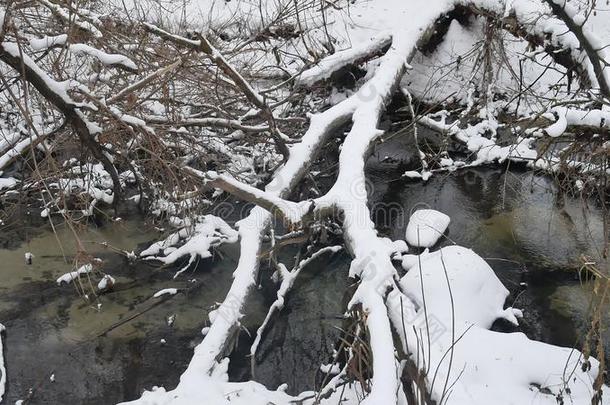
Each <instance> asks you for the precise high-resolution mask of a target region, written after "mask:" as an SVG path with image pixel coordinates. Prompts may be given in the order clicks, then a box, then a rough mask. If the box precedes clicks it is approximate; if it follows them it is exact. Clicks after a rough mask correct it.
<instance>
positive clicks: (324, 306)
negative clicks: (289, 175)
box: [0, 140, 610, 404]
mask: <svg viewBox="0 0 610 405" xmlns="http://www.w3.org/2000/svg"><path fill="white" fill-rule="evenodd" d="M406 145H407V144H406V143H404V144H403V143H402V141H400V140H396V141H394V142H389V143H387V144H385V145H382V146H381V147H379V148H378V149H377V150H376V151H375V153H374V154H373V156H372V157H371V159H370V160H369V163H368V168H367V170H368V176H369V179H370V189H369V195H370V199H371V206H372V211H373V214H374V220H375V222H376V223H377V226H378V229H380V231H381V232H382V233H383V234H385V235H387V236H388V237H390V238H392V239H404V232H405V229H406V224H407V220H408V217H409V214H410V213H411V212H412V211H413V210H414V209H417V208H423V207H429V208H434V209H437V210H439V211H442V212H444V213H446V214H448V215H449V216H450V217H451V224H450V227H449V233H448V235H447V238H445V239H444V240H443V242H442V245H448V244H452V243H457V244H459V245H462V246H466V247H470V248H472V249H473V250H474V251H475V252H477V253H478V254H479V255H481V256H482V257H484V258H485V259H487V260H488V262H489V263H490V265H491V266H492V268H493V269H494V270H495V271H496V274H497V275H498V277H499V278H500V279H501V280H502V281H503V283H504V284H505V285H506V286H507V288H508V289H509V290H510V292H511V296H510V297H509V299H508V304H509V305H512V306H514V307H517V308H523V309H524V313H525V318H524V319H523V321H522V325H521V326H520V328H516V329H511V328H508V327H507V326H506V325H497V328H498V329H501V330H506V331H512V330H521V331H524V332H526V333H527V334H528V336H530V337H531V338H533V339H538V340H542V341H545V342H549V343H553V344H558V345H562V346H576V347H579V345H580V342H579V337H581V336H582V335H583V333H584V331H585V330H586V328H587V322H588V321H587V320H588V304H589V297H590V288H591V286H590V283H588V282H586V281H584V282H582V281H581V280H579V272H578V269H579V268H580V266H581V265H582V257H584V256H586V257H590V258H598V257H599V251H598V249H599V248H600V246H601V243H602V217H601V213H600V212H599V211H598V210H596V209H595V208H594V207H593V206H592V205H591V204H589V206H588V208H585V204H584V202H583V201H581V200H580V199H576V198H572V197H569V196H558V195H557V193H556V190H555V188H554V186H553V183H552V181H551V180H550V179H548V178H547V177H545V176H542V175H537V174H534V173H532V172H527V171H519V170H516V171H515V170H506V168H478V169H468V170H462V171H458V172H455V173H445V174H439V175H436V176H434V177H432V178H431V179H430V180H429V181H428V182H427V183H425V184H424V183H421V182H410V181H407V180H405V179H403V178H401V176H400V174H401V173H402V171H404V170H403V165H402V163H401V159H403V156H405V150H406V149H407V146H406ZM5 235H13V236H12V237H13V238H14V237H15V235H16V234H9V233H5ZM20 235H21V236H20V237H22V238H23V239H22V240H20V241H15V240H13V241H10V242H11V243H8V241H4V246H7V247H6V248H5V249H2V250H0V280H1V283H0V322H2V323H3V324H4V325H5V326H6V327H7V332H6V336H5V338H6V339H5V351H6V352H5V356H6V361H7V367H8V387H7V388H8V391H7V394H6V399H5V400H6V403H14V402H15V401H16V400H19V399H27V400H28V401H27V403H29V404H55V403H75V404H76V403H83V404H84V403H86V404H109V403H116V402H119V401H124V400H129V399H134V398H137V397H139V395H140V393H141V391H142V390H143V389H150V388H151V387H152V386H153V385H163V386H165V387H168V388H173V386H175V384H176V383H177V382H178V378H179V376H180V374H181V372H182V371H183V370H184V369H185V367H186V365H187V364H188V361H189V359H190V356H191V354H192V348H193V347H194V345H196V344H197V343H198V342H200V340H201V329H202V328H203V327H205V326H206V324H207V313H208V312H209V311H210V309H211V308H212V307H213V305H214V304H215V303H216V302H217V301H220V300H222V299H223V298H224V295H225V293H226V291H227V289H228V287H229V285H230V282H231V280H232V277H231V276H232V274H231V273H232V271H233V270H234V268H235V265H236V259H237V258H238V254H239V252H238V246H237V245H228V246H224V247H223V248H222V249H221V250H220V253H219V254H217V255H215V257H214V259H208V260H205V261H201V262H200V263H199V264H198V266H197V269H196V270H194V271H192V272H189V273H186V274H184V275H183V276H182V277H181V278H179V279H177V280H173V279H172V276H173V274H174V272H173V271H172V269H164V268H160V267H159V266H158V265H154V264H153V263H149V262H140V261H136V262H130V261H129V260H128V258H127V257H125V256H124V255H122V254H119V253H117V252H115V251H114V250H113V249H111V248H109V247H105V246H104V245H102V244H101V242H106V243H107V244H108V245H109V246H114V247H117V248H120V249H122V250H125V251H131V250H136V251H137V250H138V248H141V247H142V246H143V245H144V244H146V243H148V242H151V241H153V240H156V239H159V238H160V237H161V234H160V233H159V232H158V231H157V230H156V229H155V228H154V227H153V226H152V225H146V222H145V219H143V218H137V217H134V218H131V219H129V220H125V221H119V222H116V223H112V224H105V225H103V226H101V227H95V226H91V227H89V228H88V230H87V231H86V232H84V233H82V234H81V235H80V238H81V239H82V240H83V241H84V243H85V245H86V247H87V250H88V251H89V252H90V253H91V254H93V255H94V256H96V257H100V258H101V259H103V265H102V270H103V271H104V272H106V273H108V274H111V275H112V276H113V277H115V278H116V280H117V283H116V285H115V288H114V290H113V291H111V292H109V293H106V294H103V295H101V296H99V297H98V298H97V299H96V300H92V301H86V300H84V299H83V297H81V296H80V295H79V294H78V293H77V291H76V289H75V288H74V287H73V286H66V285H62V286H58V285H57V284H56V282H55V280H56V279H57V277H59V276H60V275H61V274H63V273H65V272H67V271H70V270H71V269H72V260H73V256H74V255H75V253H76V248H75V245H74V242H73V236H72V234H71V233H70V231H69V230H68V229H67V228H65V227H63V226H60V227H59V228H58V229H57V234H56V235H55V234H53V232H52V231H51V230H50V229H48V228H46V225H45V226H42V225H41V227H40V229H38V230H37V231H36V232H32V234H28V233H27V232H26V233H23V232H22V233H20ZM6 237H11V236H6ZM58 241H61V242H62V243H61V246H62V247H61V248H60V246H59V244H58ZM62 250H63V253H62ZM26 252H31V253H33V254H34V260H33V264H31V265H27V264H26V263H25V260H24V254H25V253H26ZM349 261H350V259H349V257H348V256H347V254H345V253H340V254H337V255H335V256H334V257H332V258H331V259H328V258H324V259H322V260H320V261H317V262H314V263H313V264H312V265H311V266H310V267H309V268H307V269H306V271H304V272H303V273H302V276H301V277H300V278H299V279H298V280H297V282H296V284H295V287H294V289H293V291H292V292H291V293H290V295H289V297H288V299H287V302H286V307H285V308H284V310H283V311H282V312H281V313H280V314H279V315H277V316H276V318H275V320H274V321H273V322H272V324H271V325H270V326H271V327H270V329H269V330H268V333H267V334H266V335H265V339H264V341H263V343H262V344H261V346H260V348H259V353H258V355H257V358H256V361H255V375H254V378H256V379H257V380H258V381H261V382H263V383H265V384H266V385H267V386H269V387H270V388H276V387H277V386H278V385H280V384H281V383H284V382H287V383H288V386H289V389H288V391H289V392H291V393H296V392H300V391H302V390H306V389H311V388H312V387H313V386H314V385H315V384H316V383H318V382H319V381H320V374H319V371H318V369H319V366H320V364H322V363H326V362H327V361H328V360H329V358H330V355H331V353H332V349H333V346H334V345H335V343H336V342H337V339H338V338H339V336H340V335H341V332H340V330H339V328H340V327H341V326H342V314H343V312H344V310H345V304H346V301H347V299H348V297H347V296H346V291H348V289H349V285H350V284H351V283H352V280H348V279H347V270H348V267H349ZM601 266H606V268H607V262H606V263H605V264H602V265H601ZM263 274H266V273H263ZM168 287H177V288H180V289H187V290H188V292H187V293H183V294H178V295H176V296H174V297H172V298H170V299H168V300H167V301H164V302H163V303H162V304H161V305H156V306H154V304H155V300H156V299H154V298H152V295H153V294H154V293H155V292H156V291H158V290H161V289H163V288H168ZM274 298H275V292H274V289H273V285H272V283H270V282H269V281H267V280H266V279H265V280H261V287H260V289H259V290H258V291H255V292H254V294H252V298H251V300H250V302H249V304H248V308H247V312H248V317H247V318H246V321H245V323H244V324H243V328H242V332H240V338H239V341H238V342H237V346H236V347H237V350H236V352H235V354H234V355H233V356H232V364H231V367H230V374H231V378H233V379H236V380H245V379H249V378H251V377H252V376H251V374H250V359H249V358H247V357H246V356H245V355H246V354H247V352H248V348H249V343H250V342H251V340H252V337H251V336H248V333H246V330H247V331H248V332H249V333H250V334H251V335H253V334H255V332H256V328H257V326H258V325H259V324H260V322H261V321H262V319H263V317H264V315H265V313H266V309H267V307H268V306H269V305H270V304H271V302H273V300H274ZM98 304H101V305H98ZM151 305H153V306H152V307H151ZM149 307H150V308H151V309H149ZM606 314H608V311H606ZM134 315H137V316H135V317H134V318H133V319H132V320H131V321H128V322H126V323H124V324H122V325H119V326H117V327H115V328H114V329H112V330H110V329H111V328H112V327H113V325H114V326H116V324H117V322H120V321H121V320H126V319H127V318H130V317H131V316H134ZM174 316H175V318H174V321H173V323H172V322H168V319H169V320H171V318H172V317H174ZM609 320H610V316H608V317H607V319H606V324H608V321H609ZM605 344H606V350H607V351H606V353H609V352H610V340H609V339H608V335H606V340H605ZM607 360H610V359H607ZM609 363H610V361H609ZM51 376H53V378H51Z"/></svg>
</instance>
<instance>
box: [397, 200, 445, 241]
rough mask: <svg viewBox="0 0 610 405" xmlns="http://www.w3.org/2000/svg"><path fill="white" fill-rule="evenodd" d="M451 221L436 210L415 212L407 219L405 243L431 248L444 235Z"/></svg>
mask: <svg viewBox="0 0 610 405" xmlns="http://www.w3.org/2000/svg"><path fill="white" fill-rule="evenodd" d="M450 221H451V219H450V218H449V217H448V216H447V215H445V214H443V213H442V212H439V211H436V210H429V209H426V210H417V211H415V212H414V213H413V215H411V218H409V224H408V225H407V234H406V238H407V243H408V244H409V245H411V246H418V247H432V246H434V244H436V242H437V241H438V240H439V239H440V237H441V236H442V235H443V233H445V231H446V230H447V227H448V226H449V222H450Z"/></svg>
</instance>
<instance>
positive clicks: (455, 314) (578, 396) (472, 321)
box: [388, 246, 607, 405]
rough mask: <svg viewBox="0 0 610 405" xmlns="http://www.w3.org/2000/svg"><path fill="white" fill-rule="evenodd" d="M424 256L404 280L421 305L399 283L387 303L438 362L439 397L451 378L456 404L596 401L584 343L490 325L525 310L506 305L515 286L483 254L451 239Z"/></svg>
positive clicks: (414, 344)
mask: <svg viewBox="0 0 610 405" xmlns="http://www.w3.org/2000/svg"><path fill="white" fill-rule="evenodd" d="M418 262H419V263H421V264H419V263H416V264H415V265H414V267H412V268H411V269H410V271H409V272H408V273H407V274H406V275H405V276H404V277H403V278H402V279H401V280H400V286H401V287H402V289H403V291H404V293H405V295H406V296H407V297H409V298H410V299H411V301H412V302H414V303H415V306H414V307H410V306H409V305H403V304H406V303H407V301H406V300H402V299H401V295H400V293H399V292H397V291H392V292H391V293H390V294H389V296H388V304H389V305H388V308H389V312H390V317H391V319H392V321H393V323H394V325H400V324H401V323H402V322H404V325H405V327H404V331H405V332H404V333H406V334H408V336H405V338H403V336H400V335H403V332H400V333H399V336H400V337H401V339H402V341H403V345H407V346H408V348H409V351H410V352H411V353H412V356H413V358H415V357H416V356H417V358H418V359H419V362H420V364H422V363H423V364H426V365H428V366H427V367H429V370H431V371H430V373H429V374H428V378H429V379H433V382H432V381H430V380H429V381H428V383H429V384H428V386H430V387H432V393H431V395H432V398H433V399H434V400H436V401H438V402H444V400H442V401H441V398H445V399H446V398H447V393H446V392H447V387H449V386H451V387H452V388H451V395H450V400H449V403H454V404H472V405H479V404H480V405H483V404H491V403H493V404H502V405H503V404H506V405H509V404H545V405H556V404H557V403H558V402H562V403H573V404H585V403H590V402H591V398H592V396H593V394H594V393H593V390H592V384H593V381H594V379H595V377H596V376H597V373H598V369H599V363H598V362H597V360H595V359H593V358H589V362H590V366H591V367H590V369H587V368H586V367H585V368H583V357H582V355H581V354H580V353H579V352H578V351H577V350H574V349H571V348H562V347H557V346H552V345H549V344H546V343H542V342H536V341H532V340H530V339H528V338H527V337H526V336H525V335H524V334H523V333H500V332H495V331H490V330H489V328H490V327H491V325H492V324H493V322H494V321H495V320H496V319H498V318H504V319H507V320H508V321H510V322H512V323H513V324H516V323H517V317H520V316H521V315H522V314H521V311H519V310H515V309H512V308H507V309H504V301H505V299H506V297H507V296H508V291H507V290H506V288H505V287H504V286H503V285H502V283H501V282H500V280H498V278H497V277H496V275H495V274H494V272H493V270H492V269H491V268H490V267H489V265H487V263H486V262H485V261H484V260H483V259H482V258H480V257H479V256H478V255H476V254H475V253H474V252H473V251H472V250H470V249H466V248H463V247H460V246H451V247H446V248H443V249H440V250H439V251H436V252H433V253H430V254H428V255H425V256H424V257H421V260H419V261H418ZM449 286H451V289H449ZM452 303H453V304H452ZM403 314H404V316H403ZM425 320H427V321H428V322H425ZM422 342H424V343H423V344H422ZM450 359H451V360H450ZM583 370H587V371H583ZM604 390H607V388H606V387H604ZM559 399H561V401H559Z"/></svg>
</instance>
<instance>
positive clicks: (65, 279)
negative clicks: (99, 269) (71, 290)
mask: <svg viewBox="0 0 610 405" xmlns="http://www.w3.org/2000/svg"><path fill="white" fill-rule="evenodd" d="M91 271H93V265H92V264H91V263H87V264H84V265H82V266H81V267H79V268H78V269H77V270H76V271H71V272H69V273H66V274H64V275H62V276H61V277H59V278H58V279H57V284H59V285H61V284H62V283H66V284H70V283H71V282H72V281H73V280H76V279H77V278H79V277H80V276H81V275H83V274H88V273H91Z"/></svg>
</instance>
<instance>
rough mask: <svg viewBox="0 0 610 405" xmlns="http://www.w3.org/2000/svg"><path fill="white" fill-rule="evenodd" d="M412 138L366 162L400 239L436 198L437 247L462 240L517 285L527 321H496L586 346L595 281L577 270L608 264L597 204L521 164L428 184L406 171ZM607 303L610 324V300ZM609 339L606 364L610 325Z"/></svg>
mask: <svg viewBox="0 0 610 405" xmlns="http://www.w3.org/2000/svg"><path fill="white" fill-rule="evenodd" d="M407 142H408V140H404V139H402V140H400V139H397V140H395V141H392V142H390V143H388V144H387V145H382V146H381V147H379V148H378V149H377V151H376V152H375V154H374V155H373V156H372V157H371V159H370V160H369V162H368V178H369V179H370V181H371V183H370V190H369V191H370V197H371V201H372V210H373V213H374V215H373V216H374V220H375V222H376V223H377V226H378V228H379V229H382V230H383V233H384V234H385V235H387V236H389V237H391V238H393V239H397V238H404V233H405V230H406V223H407V220H408V217H409V215H410V213H411V212H412V210H415V209H418V208H425V207H429V208H433V209H437V210H439V211H442V212H444V213H446V214H448V215H449V216H450V217H451V224H450V226H449V232H448V234H447V238H446V239H445V240H443V241H442V242H441V243H440V244H439V246H442V245H450V244H453V243H456V244H459V245H462V246H466V247H469V248H471V249H473V250H474V251H475V252H477V253H478V254H479V255H481V256H482V257H483V258H485V259H486V260H487V261H488V263H489V264H490V265H491V267H492V268H493V269H494V270H495V272H496V274H497V275H498V277H499V278H500V279H501V280H502V282H503V283H504V284H505V285H506V287H507V288H508V289H509V290H510V292H511V295H510V297H509V298H508V300H507V304H508V305H512V306H515V307H517V308H523V309H524V311H525V318H524V319H523V321H522V322H521V327H520V328H517V329H515V328H510V327H507V325H496V327H497V328H498V329H500V330H506V331H513V330H520V331H523V332H525V333H526V334H527V335H528V336H529V337H530V338H533V339H538V340H542V341H545V342H548V343H552V344H557V345H561V346H570V347H578V348H582V342H581V340H580V338H581V337H582V336H583V335H584V333H585V332H586V331H587V330H588V329H587V328H588V325H589V322H590V320H589V316H590V312H589V311H590V309H589V305H590V301H591V296H592V295H591V292H592V287H593V283H592V282H588V281H587V280H581V279H579V269H580V268H581V266H582V265H583V261H584V260H585V259H584V258H587V260H592V261H594V262H596V263H597V267H598V269H599V270H601V271H605V272H606V274H608V273H610V266H609V264H608V260H607V259H602V257H601V247H602V246H603V216H602V213H601V211H600V210H599V209H598V208H596V207H595V205H594V204H593V203H587V202H586V201H583V200H582V199H579V198H574V197H570V196H566V195H560V194H558V193H557V189H556V187H555V186H554V184H553V182H552V180H551V179H549V178H548V177H546V176H542V175H537V174H534V173H532V172H529V171H522V170H519V169H515V168H513V169H512V170H507V168H506V167H504V168H479V169H476V170H463V171H459V172H456V173H446V174H441V175H438V176H435V177H433V178H431V179H430V180H429V181H428V182H427V183H426V184H421V183H420V182H409V181H406V180H404V179H400V174H401V173H402V170H403V169H402V168H400V167H398V166H397V165H396V162H398V161H399V160H400V157H401V156H404V155H405V153H407V152H406V151H408V150H409V147H410V146H409V145H408V143H407ZM388 156H390V157H391V156H395V159H387V157H388ZM388 160H389V161H390V162H391V163H388ZM392 178H394V179H395V180H393V181H392V180H390V181H388V179H392ZM604 312H605V314H606V318H605V324H606V325H608V321H610V308H605V309H604ZM604 345H605V351H606V363H607V364H608V360H610V355H609V353H610V331H608V330H606V332H605V335H604Z"/></svg>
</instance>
